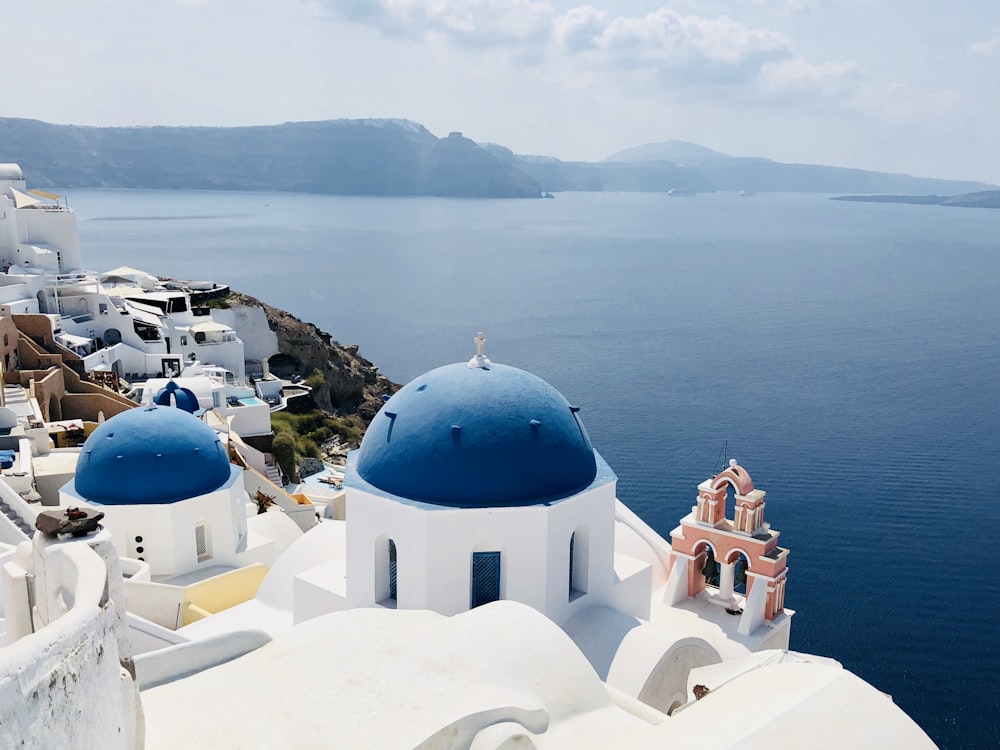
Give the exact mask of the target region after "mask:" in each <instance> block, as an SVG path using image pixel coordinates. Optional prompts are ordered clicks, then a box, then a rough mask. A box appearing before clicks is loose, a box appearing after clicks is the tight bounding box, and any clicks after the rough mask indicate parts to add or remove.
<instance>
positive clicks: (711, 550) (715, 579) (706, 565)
mask: <svg viewBox="0 0 1000 750" xmlns="http://www.w3.org/2000/svg"><path fill="white" fill-rule="evenodd" d="M702 545H703V548H702V549H701V550H700V552H699V551H698V550H696V553H695V554H697V555H698V558H697V560H698V561H699V563H700V564H699V567H698V570H699V572H700V573H701V574H702V576H704V578H705V585H706V586H711V587H712V588H716V589H717V588H719V577H720V576H721V574H722V568H721V566H720V565H719V561H718V560H716V559H715V547H713V546H712V545H711V544H710V543H709V542H701V543H699V547H701V546H702Z"/></svg>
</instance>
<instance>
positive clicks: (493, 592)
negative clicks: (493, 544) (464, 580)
mask: <svg viewBox="0 0 1000 750" xmlns="http://www.w3.org/2000/svg"><path fill="white" fill-rule="evenodd" d="M469 599H470V601H469V608H470V609H475V608H476V607H479V606H482V605H483V604H489V603H490V602H495V601H499V600H500V553H499V552H473V553H472V585H471V592H470V597H469Z"/></svg>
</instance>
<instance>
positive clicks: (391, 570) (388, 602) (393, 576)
mask: <svg viewBox="0 0 1000 750" xmlns="http://www.w3.org/2000/svg"><path fill="white" fill-rule="evenodd" d="M396 559H397V553H396V541H395V540H394V539H390V538H389V536H388V535H386V534H382V535H380V536H379V537H378V538H377V539H376V540H375V560H374V563H375V566H374V573H375V581H374V584H375V601H376V602H378V603H379V604H381V605H383V606H385V607H395V606H396V595H397V585H396V582H397V580H398V573H397V570H398V568H397V563H396Z"/></svg>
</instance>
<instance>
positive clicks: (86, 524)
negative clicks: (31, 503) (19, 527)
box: [35, 508, 104, 536]
mask: <svg viewBox="0 0 1000 750" xmlns="http://www.w3.org/2000/svg"><path fill="white" fill-rule="evenodd" d="M102 518H104V514H103V513H101V512H100V511H96V510H92V509H90V508H67V509H66V510H46V511H42V512H41V513H39V514H38V518H36V519H35V528H36V529H38V530H39V531H41V532H42V533H43V534H47V535H48V536H58V535H59V534H72V535H73V536H87V534H91V533H93V532H95V531H97V530H98V529H99V528H101V524H100V521H101V519H102Z"/></svg>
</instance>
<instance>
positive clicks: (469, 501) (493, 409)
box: [356, 364, 597, 507]
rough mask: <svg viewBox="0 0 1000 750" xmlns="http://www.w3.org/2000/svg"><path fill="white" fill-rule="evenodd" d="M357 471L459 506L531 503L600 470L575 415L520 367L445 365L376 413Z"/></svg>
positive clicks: (388, 486) (412, 495) (569, 489)
mask: <svg viewBox="0 0 1000 750" xmlns="http://www.w3.org/2000/svg"><path fill="white" fill-rule="evenodd" d="M356 467H357V472H358V474H359V475H360V476H361V478H362V479H364V480H365V481H366V482H368V483H369V484H371V485H373V486H375V487H376V488H378V489H380V490H382V491H384V492H388V493H391V494H393V495H397V496H400V497H404V498H407V499H411V500H420V501H423V502H427V503H434V504H437V505H450V506H456V507H497V506H508V505H529V504H533V503H536V502H539V501H542V500H550V499H554V498H557V497H560V496H566V495H569V494H572V493H574V492H576V491H578V490H581V489H583V488H584V487H586V486H587V485H589V484H590V483H591V482H592V481H593V480H594V477H595V476H596V473H597V461H596V458H595V456H594V449H593V447H592V446H591V444H590V438H589V437H588V436H587V431H586V429H584V426H583V423H582V422H581V421H580V420H579V418H578V416H577V414H576V409H574V408H573V407H571V406H570V405H569V402H567V401H566V399H565V398H563V396H562V394H560V393H559V391H557V390H556V389H555V388H553V387H552V386H551V385H549V384H548V383H546V382H545V381H544V380H542V379H541V378H538V377H536V376H534V375H532V374H531V373H528V372H525V371H524V370H519V369H517V368H516V367H507V366H505V365H491V366H490V367H488V368H483V367H469V366H468V365H466V364H455V365H447V366H445V367H439V368H438V369H436V370H431V371H430V372H428V373H425V374H424V375H421V376H420V377H418V378H416V379H415V380H413V381H412V382H411V383H409V384H408V385H407V386H406V387H404V388H402V389H401V390H400V391H399V392H398V393H396V395H394V396H393V397H392V398H390V399H389V400H388V401H387V402H386V403H385V404H384V405H383V406H382V409H381V411H380V412H379V413H378V414H377V415H376V417H375V419H374V420H373V421H372V423H371V425H370V426H369V428H368V431H367V432H366V433H365V437H364V440H363V441H362V442H361V448H360V449H359V450H358V454H357V462H356Z"/></svg>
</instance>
